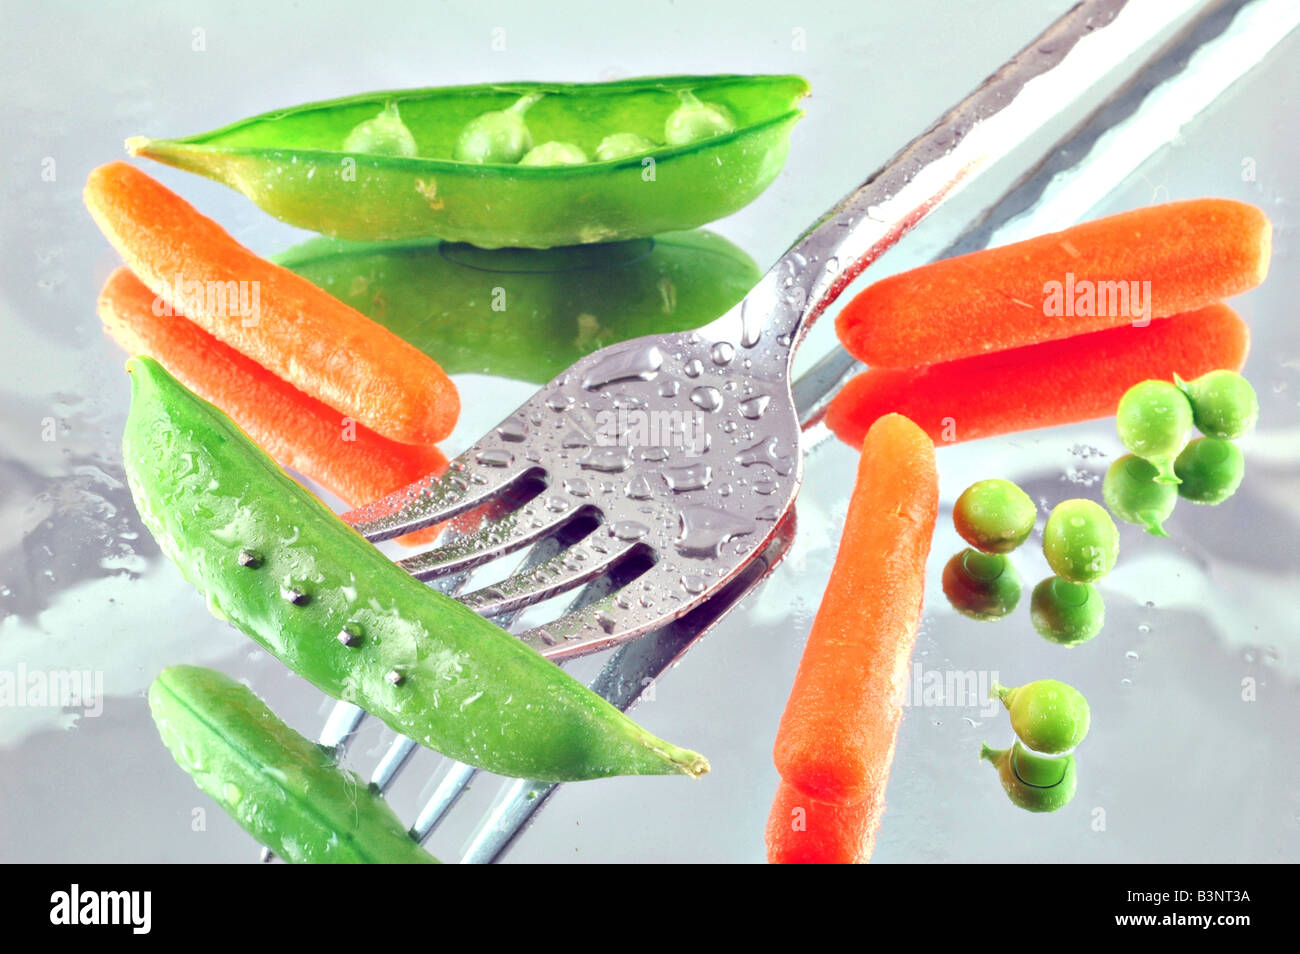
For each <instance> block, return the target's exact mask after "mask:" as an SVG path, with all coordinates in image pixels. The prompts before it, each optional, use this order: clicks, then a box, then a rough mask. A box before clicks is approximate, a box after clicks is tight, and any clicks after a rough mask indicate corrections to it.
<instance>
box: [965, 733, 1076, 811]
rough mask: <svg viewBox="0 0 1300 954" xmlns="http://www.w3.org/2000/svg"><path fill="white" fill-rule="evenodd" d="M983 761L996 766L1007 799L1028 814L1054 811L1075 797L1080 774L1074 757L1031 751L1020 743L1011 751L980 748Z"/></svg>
mask: <svg viewBox="0 0 1300 954" xmlns="http://www.w3.org/2000/svg"><path fill="white" fill-rule="evenodd" d="M980 758H981V759H983V760H984V761H986V762H990V763H992V765H993V767H994V768H996V769H997V770H998V777H999V778H1000V779H1001V780H1002V788H1003V790H1004V791H1005V792H1006V793H1007V797H1008V798H1010V799H1011V801H1012V802H1013V803H1015V805H1016V806H1018V807H1019V808H1023V809H1024V810H1025V811H1027V812H1054V811H1057V810H1059V809H1061V808H1064V807H1065V806H1066V805H1068V804H1069V803H1070V800H1071V799H1072V798H1074V793H1075V790H1076V789H1077V788H1078V784H1079V780H1078V773H1077V770H1076V768H1075V763H1074V756H1073V755H1065V756H1047V755H1038V754H1036V753H1034V752H1030V751H1029V750H1028V749H1026V748H1025V747H1024V746H1023V745H1021V744H1020V742H1019V741H1017V742H1015V743H1013V744H1012V746H1011V748H1009V749H995V748H992V747H991V746H989V745H987V744H986V745H984V746H982V747H981V748H980Z"/></svg>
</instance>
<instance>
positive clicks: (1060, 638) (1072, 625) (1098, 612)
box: [1029, 576, 1106, 646]
mask: <svg viewBox="0 0 1300 954" xmlns="http://www.w3.org/2000/svg"><path fill="white" fill-rule="evenodd" d="M1029 617H1030V619H1031V620H1033V623H1034V629H1036V630H1038V635H1040V636H1042V637H1043V638H1044V639H1046V640H1049V641H1050V642H1053V643H1059V644H1060V645H1062V646H1078V645H1079V644H1080V643H1086V642H1087V641H1088V640H1090V639H1092V638H1093V637H1094V636H1096V635H1097V634H1098V633H1100V632H1101V627H1102V625H1103V624H1104V623H1105V622H1106V604H1105V603H1104V602H1102V598H1101V593H1100V592H1098V590H1097V588H1096V587H1095V586H1093V585H1092V584H1091V583H1071V582H1070V581H1069V580H1063V579H1061V578H1060V577H1059V576H1049V577H1048V578H1047V579H1045V580H1043V581H1042V582H1041V583H1039V584H1038V585H1037V586H1035V587H1034V592H1033V594H1032V595H1031V596H1030V598H1029Z"/></svg>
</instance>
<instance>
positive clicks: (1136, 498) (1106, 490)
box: [1101, 454, 1180, 537]
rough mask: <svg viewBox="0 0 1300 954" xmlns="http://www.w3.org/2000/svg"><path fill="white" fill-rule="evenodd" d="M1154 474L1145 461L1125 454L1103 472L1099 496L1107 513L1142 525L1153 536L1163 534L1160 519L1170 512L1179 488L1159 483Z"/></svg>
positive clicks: (1167, 517)
mask: <svg viewBox="0 0 1300 954" xmlns="http://www.w3.org/2000/svg"><path fill="white" fill-rule="evenodd" d="M1175 470H1177V466H1176V465H1175ZM1157 473H1158V472H1157V471H1156V468H1155V465H1153V464H1151V463H1150V462H1149V461H1145V460H1143V459H1142V458H1141V457H1138V456H1137V455H1136V454H1125V455H1124V456H1123V457H1121V458H1119V459H1118V460H1117V461H1115V463H1113V464H1111V465H1110V468H1109V469H1108V470H1107V471H1106V479H1105V480H1104V481H1103V482H1102V485H1101V495H1102V497H1103V498H1105V500H1106V506H1107V507H1109V508H1110V512H1111V513H1113V514H1114V515H1115V516H1117V517H1119V519H1121V520H1123V521H1124V522H1125V523H1131V524H1134V525H1135V526H1139V527H1144V528H1146V531H1147V533H1150V534H1153V535H1154V536H1157V537H1167V536H1169V534H1168V533H1166V532H1165V528H1164V522H1165V521H1166V520H1168V519H1169V515H1170V514H1172V513H1173V512H1174V505H1175V504H1176V503H1178V492H1179V489H1180V488H1176V487H1175V486H1174V485H1172V484H1162V483H1160V482H1159V481H1157V480H1156V475H1157Z"/></svg>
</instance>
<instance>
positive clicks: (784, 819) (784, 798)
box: [767, 781, 885, 865]
mask: <svg viewBox="0 0 1300 954" xmlns="http://www.w3.org/2000/svg"><path fill="white" fill-rule="evenodd" d="M884 811H885V803H884V801H883V799H880V798H869V799H867V800H866V801H865V802H859V803H856V804H853V805H833V804H831V803H830V802H823V801H819V800H818V799H816V798H810V797H809V796H807V795H804V794H803V793H802V792H800V791H799V790H798V789H797V788H795V787H794V786H793V785H791V784H790V783H789V782H786V781H782V782H781V783H780V784H779V785H778V786H777V788H776V798H775V799H774V800H773V802H772V813H771V814H770V815H769V816H768V819H767V860H768V861H769V862H770V863H771V864H774V865H857V864H866V863H867V862H868V861H870V860H871V852H872V850H873V849H874V848H875V846H876V829H877V828H878V827H880V816H881V815H883V814H884Z"/></svg>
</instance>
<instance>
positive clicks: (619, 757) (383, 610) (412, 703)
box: [122, 357, 708, 782]
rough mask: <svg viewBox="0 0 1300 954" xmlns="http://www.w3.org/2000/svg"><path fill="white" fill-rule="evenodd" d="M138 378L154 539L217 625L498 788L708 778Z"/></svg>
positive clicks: (127, 442) (134, 386) (138, 479)
mask: <svg viewBox="0 0 1300 954" xmlns="http://www.w3.org/2000/svg"><path fill="white" fill-rule="evenodd" d="M127 370H128V371H130V372H131V410H130V413H129V414H128V416H127V424H126V432H125V436H124V438H123V442H122V452H123V458H124V461H125V465H126V473H127V481H128V484H129V486H130V488H131V494H132V496H133V497H134V498H135V503H136V507H137V508H138V509H139V511H140V515H141V517H142V519H143V520H144V523H145V526H147V527H148V528H149V530H150V532H151V533H152V534H153V535H154V538H155V539H156V540H157V541H158V545H159V547H160V548H161V549H162V551H163V553H164V554H166V555H167V556H168V557H169V558H170V559H171V560H172V562H173V563H175V564H176V565H177V567H179V568H180V570H181V572H182V573H183V574H184V575H185V577H186V579H188V580H189V581H190V582H191V583H193V584H194V585H195V586H197V587H198V588H199V589H200V590H201V591H202V592H203V593H204V594H205V596H206V597H207V600H208V606H209V608H210V609H211V610H212V612H213V613H215V614H216V615H218V616H219V617H221V618H224V619H228V620H229V621H230V622H231V623H233V624H234V625H235V626H237V627H238V628H239V629H240V630H242V631H243V632H244V633H246V634H247V635H248V636H250V637H251V638H252V639H253V640H254V641H256V642H257V643H259V644H260V645H261V646H263V647H265V648H266V649H267V650H268V651H269V652H271V653H272V654H273V655H275V656H276V657H277V658H278V659H280V660H281V661H282V662H284V663H285V665H287V666H288V667H289V668H290V669H292V670H293V671H294V672H296V673H298V674H299V675H300V676H302V677H303V678H304V679H306V680H307V681H309V682H310V683H312V684H313V685H314V686H316V687H317V688H318V689H320V690H321V691H323V692H325V693H328V694H329V695H331V696H334V697H335V698H338V699H343V700H345V701H347V702H352V703H355V704H356V705H359V706H361V707H362V708H364V709H366V710H367V711H368V712H370V713H371V714H372V715H375V716H377V717H378V718H379V719H381V720H382V721H384V722H385V723H387V724H388V725H389V726H390V727H391V728H393V729H394V730H396V731H397V732H400V733H402V734H404V735H407V736H409V737H411V738H412V739H415V740H416V741H418V742H420V743H422V744H424V745H427V746H428V747H429V748H432V749H436V750H437V751H439V752H442V753H443V754H444V755H447V756H449V757H450V758H454V759H457V760H459V761H461V762H465V763H467V764H469V765H473V766H477V767H479V768H483V769H486V770H488V771H490V772H495V773H497V774H499V775H512V776H518V777H525V778H535V779H541V780H544V781H557V782H560V781H576V780H579V779H588V778H600V777H605V776H610V775H669V774H684V775H692V776H695V775H700V774H703V773H704V772H706V771H708V762H707V761H706V760H705V759H704V758H703V757H702V756H700V755H697V754H696V753H694V752H689V751H686V750H685V749H681V748H678V747H677V746H674V745H670V744H669V743H667V742H664V741H663V740H661V739H658V738H656V737H655V736H654V735H652V734H651V733H649V732H647V731H646V730H645V729H643V728H641V727H640V726H638V725H637V724H636V723H635V722H633V721H632V720H631V719H629V718H628V717H627V716H625V715H624V714H623V713H621V712H619V711H618V710H617V709H615V708H614V707H613V706H611V705H610V704H609V703H608V702H606V701H605V700H604V699H601V698H600V697H599V696H598V695H596V694H595V693H594V692H592V691H591V690H589V689H587V688H586V687H585V686H583V685H582V684H581V683H579V682H578V681H577V680H575V679H574V678H573V677H572V676H570V675H568V674H567V673H565V672H564V671H563V670H562V669H560V668H559V667H558V666H556V665H555V664H553V663H551V662H550V661H548V660H547V659H545V658H544V657H543V656H541V655H540V654H538V653H537V652H535V651H534V650H532V649H531V648H529V647H527V646H525V645H524V644H523V643H521V642H519V640H517V639H515V638H514V637H513V636H511V635H510V634H509V633H507V632H505V630H503V629H500V628H499V627H497V626H494V625H493V624H492V623H489V622H488V621H487V620H484V619H483V618H482V617H480V616H478V615H477V614H476V613H474V612H473V611H472V610H470V609H467V608H466V607H464V606H462V605H461V604H460V603H458V602H456V601H455V600H453V599H451V598H450V597H447V596H445V595H443V594H441V593H439V592H438V591H436V590H434V589H431V588H430V587H428V586H425V585H424V584H423V583H421V582H419V581H418V580H416V579H414V578H413V577H411V576H409V575H408V574H406V573H405V572H404V571H403V570H401V569H400V568H399V567H397V566H396V565H394V564H393V563H391V562H390V561H389V560H388V558H387V557H386V556H384V555H383V554H382V553H381V552H380V551H379V550H378V549H376V548H375V547H374V546H372V545H371V544H370V543H369V542H367V541H366V540H365V539H364V538H362V537H361V536H360V535H359V534H357V533H356V531H354V530H353V529H352V528H351V527H349V526H347V525H346V524H345V523H343V522H342V521H340V520H339V519H338V518H337V517H336V516H335V515H334V514H333V513H332V512H331V511H330V510H329V509H328V508H327V507H326V506H325V505H324V504H323V503H321V502H320V501H319V500H318V499H317V498H316V497H314V496H313V495H312V494H311V493H310V492H308V491H307V490H306V489H305V488H303V487H302V486H301V485H300V484H298V483H297V482H296V481H294V480H293V479H292V478H291V477H289V475H288V474H286V473H285V472H284V471H283V470H281V469H280V468H279V466H277V465H276V463H275V462H274V461H272V460H271V458H270V457H268V456H267V455H266V454H265V453H264V452H263V451H262V450H261V449H260V448H259V447H257V445H256V444H254V443H253V442H252V441H251V440H250V439H249V438H248V437H247V436H246V435H245V434H244V433H243V432H242V431H240V430H239V428H238V427H236V426H235V424H234V423H232V422H231V421H230V419H229V418H227V417H226V416H225V415H224V414H222V413H221V412H220V411H218V410H217V409H216V408H214V407H213V406H212V405H210V404H208V403H207V402H205V401H202V400H200V399H199V398H197V397H195V396H194V395H193V394H191V393H190V392H189V391H187V390H186V389H185V388H184V387H183V386H182V385H181V384H180V383H179V382H177V381H176V380H175V379H174V378H173V377H171V375H169V374H168V373H167V372H166V371H165V370H163V368H162V366H161V365H159V364H158V363H157V362H156V361H153V360H152V359H149V358H140V357H137V358H132V359H131V360H130V361H128V362H127Z"/></svg>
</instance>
